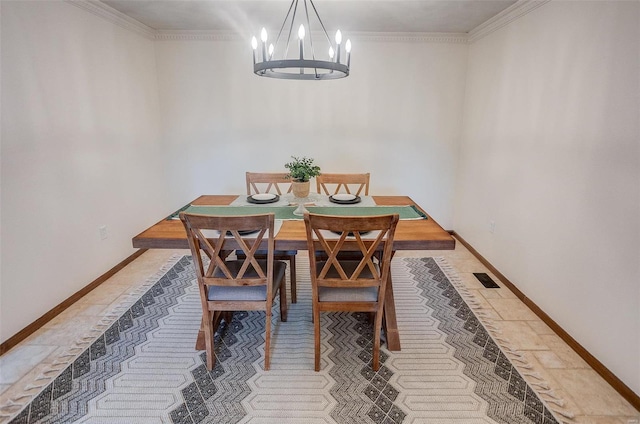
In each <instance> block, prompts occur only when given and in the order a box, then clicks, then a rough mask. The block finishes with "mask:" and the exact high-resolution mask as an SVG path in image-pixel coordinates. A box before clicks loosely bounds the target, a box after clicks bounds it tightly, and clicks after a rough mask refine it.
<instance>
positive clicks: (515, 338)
mask: <svg viewBox="0 0 640 424" xmlns="http://www.w3.org/2000/svg"><path fill="white" fill-rule="evenodd" d="M495 325H496V327H498V329H499V330H500V338H503V339H505V340H506V341H508V342H509V345H510V347H512V348H513V349H517V350H548V349H549V347H548V346H547V345H546V344H545V342H544V340H543V339H542V338H541V337H540V336H539V335H537V334H536V333H535V332H534V331H533V330H532V329H531V327H529V326H528V325H527V323H526V322H524V321H500V322H496V323H495Z"/></svg>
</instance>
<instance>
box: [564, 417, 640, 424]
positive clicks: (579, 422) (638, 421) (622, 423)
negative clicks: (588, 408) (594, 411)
mask: <svg viewBox="0 0 640 424" xmlns="http://www.w3.org/2000/svg"><path fill="white" fill-rule="evenodd" d="M573 422H575V423H576V424H640V417H639V416H627V417H605V416H577V417H575V418H574V420H573Z"/></svg>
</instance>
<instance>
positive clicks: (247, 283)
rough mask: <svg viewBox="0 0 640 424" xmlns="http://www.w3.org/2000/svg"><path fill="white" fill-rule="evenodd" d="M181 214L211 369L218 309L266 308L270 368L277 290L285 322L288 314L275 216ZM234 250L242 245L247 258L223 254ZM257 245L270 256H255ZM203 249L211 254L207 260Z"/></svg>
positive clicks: (267, 354)
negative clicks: (276, 251)
mask: <svg viewBox="0 0 640 424" xmlns="http://www.w3.org/2000/svg"><path fill="white" fill-rule="evenodd" d="M180 219H181V220H182V223H183V224H184V227H185V230H186V232H187V239H188V241H189V247H190V249H191V253H192V256H193V261H194V267H195V269H196V276H197V279H198V287H199V291H200V298H201V301H202V310H203V320H202V325H203V330H204V331H205V346H206V350H207V368H208V369H210V370H211V369H213V365H214V355H213V334H214V332H215V328H214V327H215V325H214V324H213V322H214V320H217V319H218V316H219V314H220V312H222V311H250V310H263V311H266V321H265V333H266V334H265V369H266V370H268V369H269V351H270V349H269V347H270V333H271V306H272V302H273V297H274V296H275V294H276V293H277V292H279V293H280V318H281V320H282V321H286V313H287V299H286V287H285V277H284V274H285V270H286V264H285V263H283V262H280V261H274V244H275V242H274V234H273V232H274V222H275V215H274V214H273V213H271V214H262V215H247V216H210V215H199V214H188V213H185V212H181V213H180ZM265 245H266V246H265ZM265 248H266V250H265ZM233 249H242V250H243V252H244V257H243V259H237V260H229V259H225V258H226V257H227V254H228V252H229V251H231V250H233ZM259 249H261V250H262V251H265V252H266V260H265V259H260V258H257V257H256V252H258V250H259ZM202 253H204V255H206V256H207V257H208V258H209V261H208V263H206V262H205V260H204V258H203V255H202Z"/></svg>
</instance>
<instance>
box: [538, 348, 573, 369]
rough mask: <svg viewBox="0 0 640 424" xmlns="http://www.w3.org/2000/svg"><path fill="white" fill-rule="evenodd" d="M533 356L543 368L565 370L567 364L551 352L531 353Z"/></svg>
mask: <svg viewBox="0 0 640 424" xmlns="http://www.w3.org/2000/svg"><path fill="white" fill-rule="evenodd" d="M533 355H534V356H535V357H536V359H537V360H538V361H539V362H540V364H541V365H542V366H543V367H544V368H567V364H565V362H564V361H563V360H562V359H560V357H559V356H558V355H556V354H555V353H554V352H551V351H547V350H544V351H539V352H533Z"/></svg>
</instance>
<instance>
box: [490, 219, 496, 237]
mask: <svg viewBox="0 0 640 424" xmlns="http://www.w3.org/2000/svg"><path fill="white" fill-rule="evenodd" d="M489 232H490V233H491V234H493V233H495V232H496V221H493V220H491V221H489Z"/></svg>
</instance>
